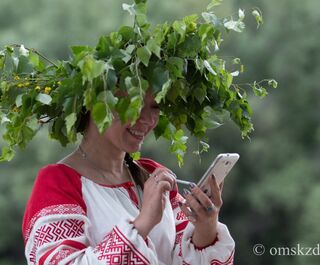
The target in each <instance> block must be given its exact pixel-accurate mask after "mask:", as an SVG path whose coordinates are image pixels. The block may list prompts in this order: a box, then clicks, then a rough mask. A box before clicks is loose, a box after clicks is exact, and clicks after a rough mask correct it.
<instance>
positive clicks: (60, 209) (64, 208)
mask: <svg viewBox="0 0 320 265" xmlns="http://www.w3.org/2000/svg"><path fill="white" fill-rule="evenodd" d="M54 214H58V215H62V214H81V215H85V212H84V210H83V209H82V208H81V207H80V206H79V205H77V204H61V205H52V206H49V207H46V208H43V209H42V210H41V211H39V212H38V213H37V214H36V215H35V216H34V217H32V219H31V220H30V222H29V225H28V229H27V230H26V232H25V242H27V241H28V239H29V237H30V233H31V231H32V228H33V226H34V224H35V223H36V221H37V220H38V219H39V218H41V217H43V216H48V215H54Z"/></svg>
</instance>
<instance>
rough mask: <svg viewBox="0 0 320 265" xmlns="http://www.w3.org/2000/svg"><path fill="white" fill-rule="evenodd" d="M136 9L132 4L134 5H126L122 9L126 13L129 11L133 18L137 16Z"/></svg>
mask: <svg viewBox="0 0 320 265" xmlns="http://www.w3.org/2000/svg"><path fill="white" fill-rule="evenodd" d="M134 7H135V4H132V5H128V4H125V3H123V4H122V9H123V10H124V11H128V12H129V14H130V15H131V16H135V15H136V10H135V8H134Z"/></svg>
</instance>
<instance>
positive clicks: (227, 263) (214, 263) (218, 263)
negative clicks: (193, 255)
mask: <svg viewBox="0 0 320 265" xmlns="http://www.w3.org/2000/svg"><path fill="white" fill-rule="evenodd" d="M233 253H234V251H232V253H231V255H230V257H229V258H228V259H227V260H226V261H225V262H221V261H219V260H217V259H214V260H212V261H211V262H210V265H233ZM182 265H190V264H189V263H187V262H185V261H182Z"/></svg>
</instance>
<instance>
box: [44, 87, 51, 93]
mask: <svg viewBox="0 0 320 265" xmlns="http://www.w3.org/2000/svg"><path fill="white" fill-rule="evenodd" d="M51 90H52V88H51V87H49V86H46V87H45V88H44V93H46V94H49V93H50V91H51Z"/></svg>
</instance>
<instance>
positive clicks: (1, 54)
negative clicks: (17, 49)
mask: <svg viewBox="0 0 320 265" xmlns="http://www.w3.org/2000/svg"><path fill="white" fill-rule="evenodd" d="M4 62H5V54H4V52H3V51H0V70H2V69H3V67H4Z"/></svg>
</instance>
